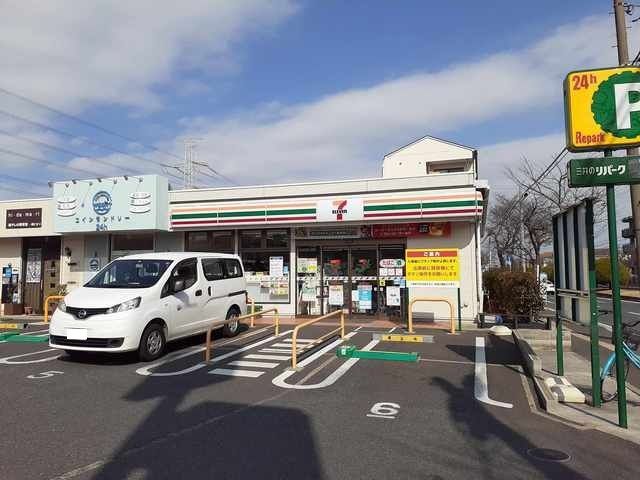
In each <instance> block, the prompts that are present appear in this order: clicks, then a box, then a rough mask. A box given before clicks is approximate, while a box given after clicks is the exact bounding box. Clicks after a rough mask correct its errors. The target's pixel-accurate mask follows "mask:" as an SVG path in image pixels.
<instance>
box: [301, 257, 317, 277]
mask: <svg viewBox="0 0 640 480" xmlns="http://www.w3.org/2000/svg"><path fill="white" fill-rule="evenodd" d="M298 273H310V274H316V273H318V260H317V259H315V258H298Z"/></svg>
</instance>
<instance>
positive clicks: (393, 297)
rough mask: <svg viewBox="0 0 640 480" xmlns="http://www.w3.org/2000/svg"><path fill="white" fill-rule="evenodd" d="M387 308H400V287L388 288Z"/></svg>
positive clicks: (391, 286)
mask: <svg viewBox="0 0 640 480" xmlns="http://www.w3.org/2000/svg"><path fill="white" fill-rule="evenodd" d="M387 306H389V307H399V306H400V287H397V286H393V285H390V286H388V287H387Z"/></svg>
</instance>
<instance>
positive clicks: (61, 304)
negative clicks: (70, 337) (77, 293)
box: [58, 300, 67, 312]
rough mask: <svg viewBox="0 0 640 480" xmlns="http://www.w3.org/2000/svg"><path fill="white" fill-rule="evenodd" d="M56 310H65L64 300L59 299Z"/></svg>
mask: <svg viewBox="0 0 640 480" xmlns="http://www.w3.org/2000/svg"><path fill="white" fill-rule="evenodd" d="M58 310H60V311H61V312H66V311H67V304H66V303H64V300H60V303H58Z"/></svg>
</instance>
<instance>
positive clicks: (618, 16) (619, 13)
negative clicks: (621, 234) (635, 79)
mask: <svg viewBox="0 0 640 480" xmlns="http://www.w3.org/2000/svg"><path fill="white" fill-rule="evenodd" d="M624 3H625V2H624V1H623V0H613V12H614V15H615V20H616V39H617V42H616V43H617V45H618V63H619V64H620V65H627V64H628V63H629V47H628V45H627V22H626V19H625V9H624ZM627 155H629V156H631V155H638V148H637V147H635V148H628V149H627ZM629 193H630V194H631V215H632V216H633V225H632V228H633V233H634V234H635V237H634V239H633V241H634V242H635V251H636V261H635V273H636V275H639V274H640V241H638V237H639V236H640V185H629Z"/></svg>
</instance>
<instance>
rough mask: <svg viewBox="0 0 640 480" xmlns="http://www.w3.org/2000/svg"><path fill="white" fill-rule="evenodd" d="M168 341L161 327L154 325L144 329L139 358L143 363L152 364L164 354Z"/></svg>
mask: <svg viewBox="0 0 640 480" xmlns="http://www.w3.org/2000/svg"><path fill="white" fill-rule="evenodd" d="M166 343H167V340H166V338H165V336H164V330H163V329H162V326H161V325H158V324H157V323H153V324H151V325H149V326H148V327H147V328H145V329H144V332H142V337H141V338H140V347H138V356H139V357H140V360H142V361H143V362H150V361H152V360H155V359H156V358H158V357H159V356H160V355H162V353H163V352H164V347H165V345H166Z"/></svg>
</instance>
